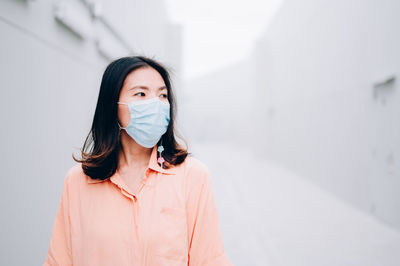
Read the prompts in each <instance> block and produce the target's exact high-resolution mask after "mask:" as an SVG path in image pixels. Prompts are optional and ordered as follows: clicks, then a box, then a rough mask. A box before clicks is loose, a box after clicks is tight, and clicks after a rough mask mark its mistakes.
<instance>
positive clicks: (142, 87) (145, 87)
mask: <svg viewBox="0 0 400 266" xmlns="http://www.w3.org/2000/svg"><path fill="white" fill-rule="evenodd" d="M133 89H143V90H149V88H148V87H147V86H140V85H138V86H133V87H132V88H130V90H133ZM164 89H167V87H166V86H161V87H160V88H158V90H159V91H161V90H164Z"/></svg>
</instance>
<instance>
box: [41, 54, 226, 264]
mask: <svg viewBox="0 0 400 266" xmlns="http://www.w3.org/2000/svg"><path fill="white" fill-rule="evenodd" d="M174 117H175V100H174V95H173V90H172V87H171V82H170V77H169V74H168V72H167V70H166V68H165V67H164V66H163V65H161V64H160V63H158V62H156V61H155V60H154V59H150V58H147V57H143V56H131V57H123V58H120V59H117V60H115V61H113V62H112V63H111V64H110V65H108V67H107V68H106V70H105V72H104V74H103V78H102V82H101V86H100V93H99V98H98V101H97V106H96V110H95V114H94V119H93V123H92V127H91V130H90V133H89V135H88V136H87V138H86V140H85V143H84V145H83V148H82V158H81V159H76V158H75V157H74V156H73V158H74V160H76V161H77V164H76V165H75V166H73V167H72V168H71V169H70V170H69V171H68V172H67V174H66V177H65V180H64V185H63V191H62V196H61V200H60V204H59V208H58V212H57V215H56V219H55V222H54V226H53V232H52V236H51V240H50V245H49V249H48V254H47V257H46V261H45V263H44V265H83V266H90V265H96V266H99V265H107V266H108V265H116V266H124V265H149V266H153V265H154V266H156V265H157V266H162V265H196V266H197V265H199V266H200V265H210V266H211V265H213V266H217V265H221V266H224V265H232V263H231V262H230V261H229V259H228V257H227V255H226V253H225V250H224V245H223V241H222V238H221V234H220V229H219V225H218V214H217V208H216V202H215V198H214V194H213V188H212V182H211V178H210V173H209V171H208V168H207V167H206V166H205V164H204V163H202V162H201V161H200V160H199V159H196V158H194V157H192V156H190V154H189V153H188V152H187V151H186V150H185V149H183V148H182V147H181V146H180V145H179V144H178V143H177V142H176V140H175V134H174Z"/></svg>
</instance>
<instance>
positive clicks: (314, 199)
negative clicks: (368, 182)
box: [189, 142, 400, 266]
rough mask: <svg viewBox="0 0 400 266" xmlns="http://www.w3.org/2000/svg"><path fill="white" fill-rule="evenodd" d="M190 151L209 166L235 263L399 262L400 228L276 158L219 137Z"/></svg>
mask: <svg viewBox="0 0 400 266" xmlns="http://www.w3.org/2000/svg"><path fill="white" fill-rule="evenodd" d="M189 151H190V152H192V153H193V155H194V156H195V157H197V158H199V159H200V160H201V161H203V162H204V163H205V164H206V165H207V166H208V168H209V169H210V172H211V178H212V182H213V188H214V193H215V198H216V202H217V208H218V214H219V223H220V228H221V233H222V236H223V239H224V244H225V249H226V252H227V254H228V257H229V258H230V259H231V261H232V263H233V264H234V265H236V266H250V265H263V266H264V265H266V266H358V265H359V266H399V265H400V230H398V229H396V228H393V227H391V226H389V225H387V224H385V223H383V222H381V221H380V220H378V218H375V217H374V216H372V215H370V214H368V213H366V212H363V211H361V210H359V209H357V208H356V207H354V206H352V205H350V204H348V203H347V202H345V201H343V200H342V199H340V198H338V197H336V196H335V195H334V194H332V193H330V192H329V191H327V190H324V189H322V188H320V187H318V186H316V185H314V184H313V183H312V182H311V181H309V180H308V179H307V178H305V177H301V176H299V175H297V174H295V173H293V172H291V171H290V170H288V169H285V168H284V167H282V166H281V165H280V164H279V163H278V162H272V161H268V160H266V159H263V158H260V157H259V156H256V155H254V153H253V152H252V151H251V150H245V149H241V148H240V147H237V146H236V145H233V144H230V143H222V142H217V143H211V142H196V143H191V146H190V147H189Z"/></svg>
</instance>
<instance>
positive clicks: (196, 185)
mask: <svg viewBox="0 0 400 266" xmlns="http://www.w3.org/2000/svg"><path fill="white" fill-rule="evenodd" d="M196 162H197V164H196V165H195V166H194V167H192V169H191V171H190V172H189V175H190V176H189V178H188V179H189V180H190V181H189V183H190V185H189V188H188V193H187V204H186V208H187V214H188V231H189V234H188V236H189V254H188V258H189V263H188V265H189V266H232V265H233V264H232V263H231V262H230V261H229V259H228V257H227V255H226V252H225V248H224V244H223V241H222V236H221V232H220V228H219V221H218V212H217V206H216V201H215V198H214V191H213V186H212V181H211V177H210V172H209V170H208V168H207V167H206V166H205V165H204V164H203V163H202V162H200V161H198V160H196Z"/></svg>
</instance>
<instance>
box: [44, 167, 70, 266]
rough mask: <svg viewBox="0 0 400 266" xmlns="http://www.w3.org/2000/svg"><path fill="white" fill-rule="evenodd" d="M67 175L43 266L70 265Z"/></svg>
mask: <svg viewBox="0 0 400 266" xmlns="http://www.w3.org/2000/svg"><path fill="white" fill-rule="evenodd" d="M68 183H69V175H68V174H67V175H66V177H65V179H64V184H63V188H62V194H61V199H60V201H59V205H58V211H57V214H56V218H55V221H54V224H53V230H52V235H51V239H50V244H49V248H48V252H47V256H46V260H45V262H44V264H43V265H44V266H55V265H63V266H64V265H72V253H71V226H70V225H71V224H70V212H69V184H68Z"/></svg>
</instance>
